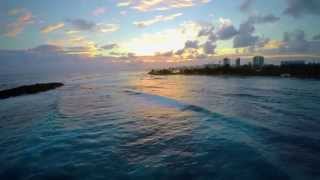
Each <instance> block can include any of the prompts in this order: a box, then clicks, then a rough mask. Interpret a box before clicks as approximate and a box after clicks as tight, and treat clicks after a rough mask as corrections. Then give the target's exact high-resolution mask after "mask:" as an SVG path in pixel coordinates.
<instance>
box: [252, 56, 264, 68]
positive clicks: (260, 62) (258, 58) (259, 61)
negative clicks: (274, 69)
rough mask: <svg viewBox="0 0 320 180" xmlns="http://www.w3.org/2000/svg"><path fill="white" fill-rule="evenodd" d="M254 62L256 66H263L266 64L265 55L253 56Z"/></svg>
mask: <svg viewBox="0 0 320 180" xmlns="http://www.w3.org/2000/svg"><path fill="white" fill-rule="evenodd" d="M252 64H253V66H254V67H262V66H263V65H264V57H263V56H255V57H253V61H252Z"/></svg>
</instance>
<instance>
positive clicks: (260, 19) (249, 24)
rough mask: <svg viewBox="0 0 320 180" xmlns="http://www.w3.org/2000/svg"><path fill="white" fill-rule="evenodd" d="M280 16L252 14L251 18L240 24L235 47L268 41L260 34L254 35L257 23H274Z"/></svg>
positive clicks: (234, 40)
mask: <svg viewBox="0 0 320 180" xmlns="http://www.w3.org/2000/svg"><path fill="white" fill-rule="evenodd" d="M279 19H280V18H278V17H275V16H274V15H272V14H269V15H265V16H263V15H251V16H249V18H248V19H247V20H246V21H245V22H243V23H241V24H240V27H239V30H238V34H237V35H236V36H235V38H234V39H233V47H234V48H241V47H249V46H261V45H262V44H264V43H267V41H266V39H262V38H260V37H259V36H256V35H254V33H255V25H256V24H265V23H274V22H276V21H279Z"/></svg>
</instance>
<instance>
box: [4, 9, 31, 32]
mask: <svg viewBox="0 0 320 180" xmlns="http://www.w3.org/2000/svg"><path fill="white" fill-rule="evenodd" d="M8 14H9V15H10V16H18V17H17V19H16V21H14V22H12V23H10V24H8V25H7V27H6V33H5V34H4V35H5V36H7V37H15V36H17V35H18V34H20V33H21V32H22V31H23V30H24V28H25V27H26V26H27V25H28V24H31V23H33V16H32V13H31V12H29V11H27V10H24V9H15V10H11V11H9V13H8Z"/></svg>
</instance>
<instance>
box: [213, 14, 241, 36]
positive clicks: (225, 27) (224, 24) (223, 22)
mask: <svg viewBox="0 0 320 180" xmlns="http://www.w3.org/2000/svg"><path fill="white" fill-rule="evenodd" d="M219 21H220V26H219V28H218V30H217V36H218V38H219V39H220V40H228V39H231V38H233V37H234V36H235V35H236V34H237V33H238V31H237V30H236V28H235V27H234V25H233V24H232V22H231V20H229V19H223V18H220V20H219Z"/></svg>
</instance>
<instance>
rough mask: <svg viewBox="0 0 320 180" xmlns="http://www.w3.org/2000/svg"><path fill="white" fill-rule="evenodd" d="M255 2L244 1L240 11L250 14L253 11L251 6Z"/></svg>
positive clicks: (252, 0)
mask: <svg viewBox="0 0 320 180" xmlns="http://www.w3.org/2000/svg"><path fill="white" fill-rule="evenodd" d="M254 2H255V0H242V3H241V5H240V11H242V12H248V11H249V10H250V9H251V6H252V4H253V3H254Z"/></svg>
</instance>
